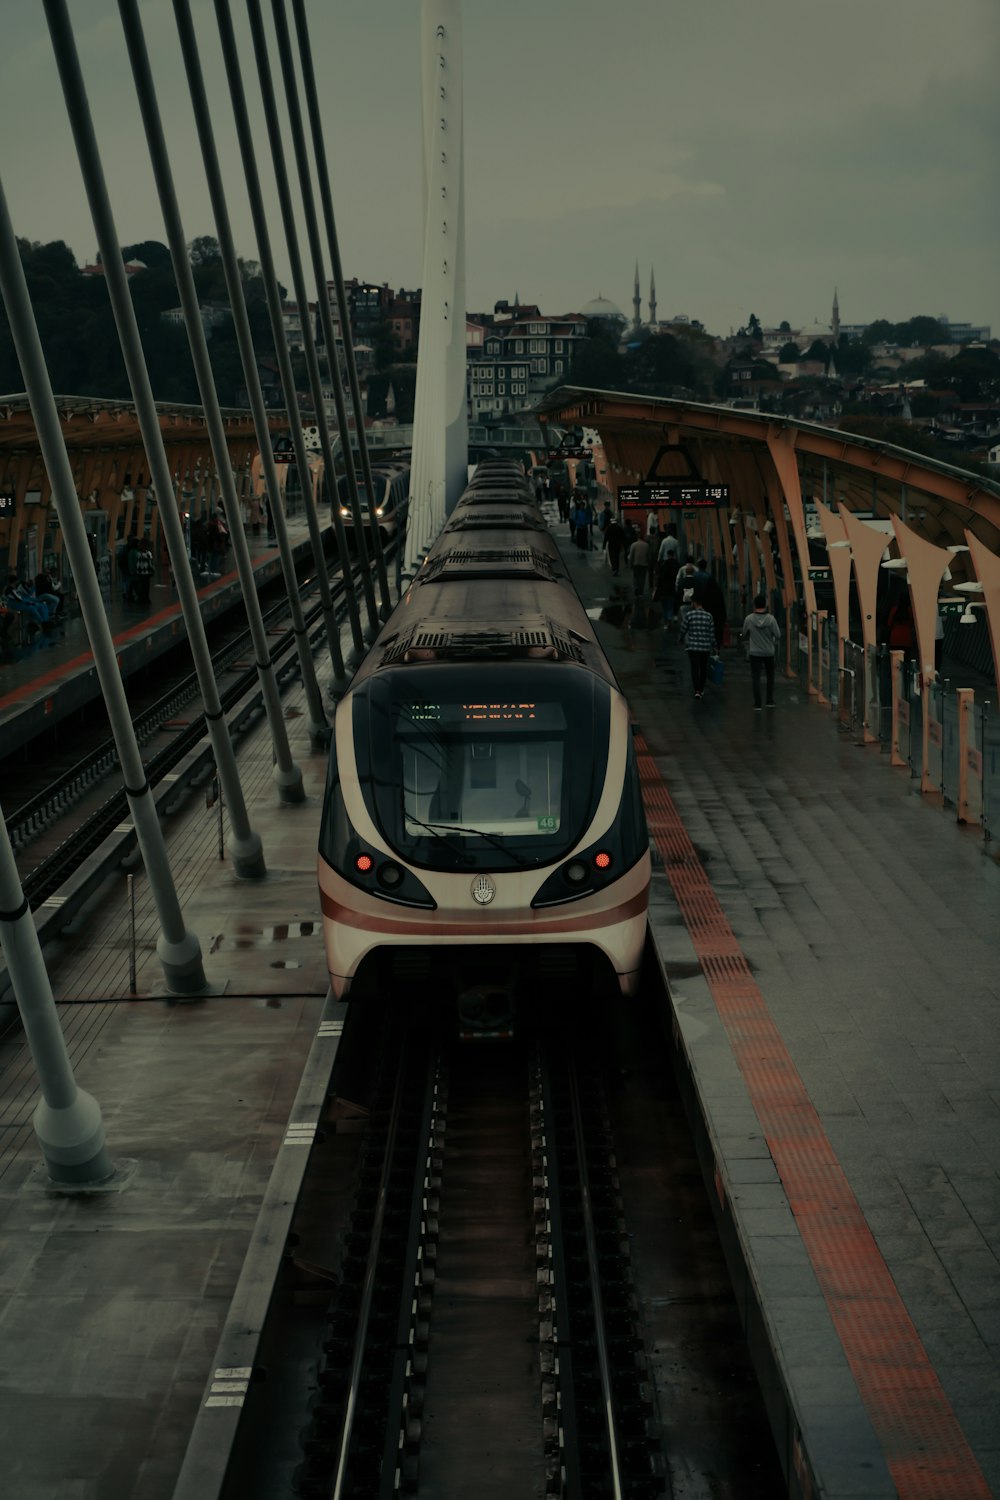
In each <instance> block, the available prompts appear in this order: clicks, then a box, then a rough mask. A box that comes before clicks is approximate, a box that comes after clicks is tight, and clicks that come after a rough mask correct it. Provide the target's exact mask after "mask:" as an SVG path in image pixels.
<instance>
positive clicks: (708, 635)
mask: <svg viewBox="0 0 1000 1500" xmlns="http://www.w3.org/2000/svg"><path fill="white" fill-rule="evenodd" d="M681 640H682V641H683V643H684V647H685V649H686V651H687V654H688V661H689V662H690V663H691V685H692V687H693V688H694V695H695V697H696V698H701V697H702V696H703V694H704V692H705V680H706V678H707V677H708V658H709V657H710V656H711V654H712V652H713V651H714V650H715V621H714V620H713V619H712V616H711V615H710V614H709V612H708V610H707V609H706V608H705V606H704V605H703V604H702V602H701V600H700V599H699V597H698V594H697V593H695V596H694V603H693V604H692V605H691V606H690V608H689V609H688V611H687V613H686V614H685V616H684V623H683V624H682V626H681Z"/></svg>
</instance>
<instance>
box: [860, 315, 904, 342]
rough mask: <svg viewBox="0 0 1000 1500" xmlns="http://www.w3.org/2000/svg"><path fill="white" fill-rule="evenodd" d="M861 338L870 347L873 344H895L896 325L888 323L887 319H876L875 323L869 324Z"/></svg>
mask: <svg viewBox="0 0 1000 1500" xmlns="http://www.w3.org/2000/svg"><path fill="white" fill-rule="evenodd" d="M861 337H862V339H863V340H864V342H865V343H866V344H867V345H869V347H870V346H871V345H872V344H894V343H895V342H896V325H895V323H889V322H887V320H886V319H885V318H876V319H875V322H874V323H869V325H868V327H867V328H866V329H865V331H864V333H863V334H862V335H861Z"/></svg>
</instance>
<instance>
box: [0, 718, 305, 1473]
mask: <svg viewBox="0 0 1000 1500" xmlns="http://www.w3.org/2000/svg"><path fill="white" fill-rule="evenodd" d="M286 713H287V715H288V721H289V731H290V738H291V744H292V751H293V754H294V756H295V759H296V760H297V762H298V763H299V765H300V766H301V768H302V771H303V778H304V782H305V788H306V793H307V800H306V801H305V802H304V803H303V804H301V805H297V806H287V805H284V804H281V803H279V802H278V800H277V795H276V793H275V791H274V786H273V781H272V778H271V771H272V757H271V750H270V745H269V742H268V740H267V739H266V737H265V735H264V733H263V732H262V731H261V732H258V733H257V734H255V735H254V736H253V737H251V738H249V739H248V741H247V742H245V743H244V745H243V746H242V748H241V750H240V755H239V764H240V768H241V774H242V777H243V782H244V787H245V790H246V797H247V803H248V807H249V809H250V817H251V821H252V823H253V825H254V827H256V828H257V830H258V831H259V832H260V834H261V837H262V839H263V843H264V853H265V858H266V860H267V864H268V872H269V873H268V876H267V878H266V880H264V881H262V882H260V883H257V882H253V883H250V882H243V881H239V880H237V879H235V877H233V876H232V875H231V874H230V873H229V869H228V866H227V865H225V864H220V861H219V859H218V850H217V840H216V813H215V810H214V809H213V810H211V811H209V810H207V809H206V808H205V806H204V802H203V800H202V799H200V798H195V799H194V801H193V802H192V803H191V804H190V805H189V807H188V810H187V811H186V812H185V813H183V814H179V815H178V816H177V818H176V819H175V820H174V821H173V823H172V825H171V826H170V827H169V829H168V835H169V848H170V858H171V864H172V868H173V870H174V875H175V879H176V883H177V886H178V890H179V892H180V896H181V900H182V903H183V905H184V908H185V913H186V916H187V920H188V922H189V924H190V926H191V927H192V929H193V930H194V931H195V932H196V933H197V934H198V937H199V939H200V941H201V945H202V951H203V954H204V958H205V968H206V972H207V974H208V977H209V979H210V980H211V981H212V982H213V983H215V984H217V985H219V987H220V989H221V990H222V993H221V994H219V995H218V996H216V997H214V998H212V999H210V1000H207V1001H205V1002H199V1003H194V1004H175V1003H171V1002H168V1001H167V1000H165V999H164V998H162V992H163V991H162V976H161V974H160V970H159V964H158V962H157V959H156V956H155V951H154V945H155V941H156V936H157V922H156V917H155V912H154V911H153V909H152V907H151V903H150V901H149V897H148V889H147V887H146V884H145V880H144V877H143V876H142V874H141V871H137V872H136V892H137V957H138V985H137V990H138V993H137V995H136V996H135V997H134V998H132V997H131V996H130V995H129V993H128V949H127V930H126V920H125V905H124V902H125V878H126V877H125V874H124V872H123V873H122V875H121V877H120V880H119V882H118V885H117V886H115V887H112V888H111V890H110V891H107V892H105V894H104V896H103V897H102V899H101V902H100V905H99V908H98V909H95V910H93V911H92V912H91V913H90V914H89V915H88V917H87V919H86V920H85V921H84V922H83V923H82V924H81V930H80V931H79V932H78V933H77V934H76V936H72V937H71V936H66V937H64V938H63V939H61V940H60V942H59V944H58V945H57V946H56V947H55V948H54V949H52V950H50V974H51V977H52V983H53V990H54V993H55V995H56V999H57V1001H58V1002H59V1008H60V1012H61V1015H62V1019H63V1024H64V1027H65V1030H66V1034H67V1039H68V1042H69V1046H70V1049H71V1054H72V1057H73V1060H74V1065H75V1068H76V1072H77V1079H78V1082H79V1083H80V1084H81V1086H83V1087H85V1088H87V1089H89V1090H90V1091H91V1092H92V1093H93V1094H94V1095H95V1096H96V1098H97V1099H98V1100H99V1102H100V1103H101V1106H102V1110H103V1112H104V1119H105V1125H106V1129H107V1134H108V1143H109V1148H110V1151H111V1155H112V1157H113V1159H114V1160H115V1162H116V1163H117V1164H118V1165H119V1166H120V1167H121V1168H122V1180H121V1181H119V1182H118V1183H116V1184H113V1185H112V1186H111V1188H110V1189H109V1190H108V1191H106V1192H103V1193H96V1194H94V1195H92V1196H88V1197H85V1198H81V1197H78V1196H77V1197H69V1196H64V1195H60V1194H58V1193H56V1192H53V1191H52V1190H51V1189H49V1188H48V1187H47V1186H46V1183H45V1180H44V1177H43V1172H42V1170H41V1166H40V1157H39V1153H38V1150H37V1146H36V1144H35V1140H34V1135H33V1132H32V1129H31V1123H30V1121H31V1112H32V1110H33V1108H34V1105H35V1103H36V1102H37V1093H36V1089H35V1079H34V1073H33V1069H32V1065H31V1060H30V1057H29V1055H28V1052H27V1048H26V1046H25V1044H24V1043H23V1042H22V1041H20V1040H14V1041H8V1042H7V1043H4V1044H0V1244H2V1246H3V1254H2V1257H0V1452H2V1453H3V1465H2V1478H0V1494H3V1495H4V1496H5V1497H6V1496H10V1500H53V1497H55V1496H58V1497H59V1500H125V1497H129V1500H166V1497H168V1496H170V1495H171V1494H172V1493H173V1489H174V1484H175V1482H176V1479H177V1475H178V1471H179V1469H180V1465H181V1461H182V1459H183V1456H184V1451H185V1448H186V1446H187V1442H188V1437H189V1434H190V1431H191V1428H192V1426H193V1424H194V1420H195V1417H196V1415H197V1412H198V1410H199V1407H200V1405H201V1403H202V1400H203V1391H204V1387H205V1383H206V1380H207V1378H208V1377H209V1375H210V1373H211V1369H212V1362H213V1360H214V1358H215V1355H216V1348H217V1345H218V1342H219V1336H220V1332H221V1330H222V1327H223V1323H224V1320H225V1317H226V1313H227V1312H228V1310H229V1308H230V1304H231V1300H232V1297H233V1294H234V1289H235V1287H236V1285H237V1279H238V1277H239V1274H240V1270H241V1267H242V1265H243V1262H244V1258H245V1256H246V1252H247V1248H248V1246H249V1245H250V1243H251V1238H252V1236H253V1234H254V1231H255V1225H256V1224H257V1222H258V1213H259V1209H260V1205H261V1203H262V1201H263V1200H264V1197H265V1193H266V1190H267V1187H268V1184H269V1182H271V1181H273V1180H274V1179H275V1173H276V1164H277V1166H278V1167H280V1164H281V1162H282V1161H283V1159H284V1157H285V1156H286V1155H288V1154H289V1153H290V1154H291V1155H292V1156H293V1157H294V1158H297V1159H298V1160H300V1161H301V1162H303V1163H304V1161H305V1158H306V1155H307V1153H306V1152H305V1151H304V1150H303V1149H302V1147H303V1144H304V1141H303V1137H302V1135H301V1133H299V1134H296V1133H295V1132H289V1130H288V1125H289V1119H290V1117H291V1118H295V1116H294V1114H293V1107H294V1104H295V1101H296V1098H297V1093H298V1090H299V1086H300V1079H301V1078H302V1075H303V1071H304V1069H306V1067H307V1060H308V1059H309V1057H310V1055H311V1053H312V1051H313V1049H314V1047H315V1045H316V1039H317V1034H318V1032H319V1031H320V1029H321V1017H322V1016H323V1012H324V999H325V996H326V993H327V976H326V965H325V959H324V955H323V949H322V942H321V939H320V936H319V927H318V922H319V905H318V898H317V888H316V874H315V848H316V837H317V828H318V818H319V808H320V800H321V797H322V790H323V782H324V776H325V771H326V757H325V755H323V754H312V753H311V752H310V748H309V742H308V737H307V734H306V730H305V724H306V715H305V705H304V698H303V695H302V694H301V690H298V691H297V692H294V693H292V694H291V695H290V700H289V701H288V702H287V706H286ZM329 1025H330V1023H329V1022H327V1026H326V1029H327V1030H329ZM323 1045H325V1046H327V1047H329V1042H328V1041H327V1040H326V1039H324V1043H323ZM327 1076H328V1072H327ZM322 1093H323V1091H322V1088H321V1089H320V1093H319V1097H320V1099H322ZM292 1197H293V1198H294V1193H293V1194H292ZM280 1243H283V1241H281V1240H279V1244H280Z"/></svg>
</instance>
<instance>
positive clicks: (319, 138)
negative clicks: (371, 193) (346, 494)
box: [271, 0, 392, 620]
mask: <svg viewBox="0 0 1000 1500" xmlns="http://www.w3.org/2000/svg"><path fill="white" fill-rule="evenodd" d="M271 8H272V10H273V12H274V28H275V33H276V35H277V38H278V54H279V56H280V58H281V71H282V74H283V76H284V80H285V99H286V102H287V104H288V119H289V122H290V124H291V129H292V142H293V145H294V147H295V160H296V163H297V165H298V170H299V190H300V192H301V194H302V204H303V207H304V209H305V215H306V225H307V228H308V231H309V247H310V251H311V254H312V261H313V271H314V275H315V276H316V280H317V285H318V288H319V306H320V309H321V316H322V318H323V335H324V337H325V338H326V340H327V348H328V349H329V348H333V349H336V344H335V343H333V344H331V342H330V340H331V338H332V336H333V320H332V318H331V317H330V298H329V295H328V292H327V280H326V273H325V270H324V267H323V251H322V248H321V246H320V241H319V225H318V223H317V220H316V205H315V200H314V197H313V190H312V180H311V176H310V172H309V153H308V151H307V150H306V139H305V131H304V130H303V128H302V111H301V109H300V108H299V100H298V93H297V91H296V86H295V64H294V62H293V60H292V47H291V41H290V39H289V33H288V21H287V18H286V16H285V10H284V0H271ZM295 26H296V32H297V35H298V42H299V60H300V65H301V70H302V82H303V86H304V88H305V94H306V103H307V107H308V110H309V119H310V124H311V128H312V140H313V155H314V157H315V160H316V181H317V184H318V186H319V191H320V198H321V200H322V204H323V219H324V222H325V225H326V238H327V247H328V250H329V253H330V262H331V267H332V270H333V281H334V286H335V287H336V291H337V313H338V316H339V319H340V330H341V335H342V337H343V340H344V363H345V365H346V367H347V379H348V384H349V385H350V390H351V406H352V407H353V409H354V436H355V439H356V441H357V445H358V455H359V457H360V459H361V473H362V478H363V479H364V483H365V492H366V493H367V495H368V524H369V527H370V530H371V547H372V556H373V557H374V559H375V571H376V574H377V576H378V587H379V596H380V598H381V601H382V618H383V620H386V619H388V618H389V614H390V611H391V609H392V603H391V600H390V598H389V581H388V578H387V576H386V571H385V556H384V553H383V550H382V534H381V531H380V530H379V524H378V516H377V515H376V514H375V508H376V507H375V484H374V479H373V475H372V465H371V457H370V455H369V453H368V438H367V435H366V433H365V409H364V405H363V403H362V400H361V387H360V385H359V384H358V370H357V365H356V363H355V359H354V337H353V335H352V333H351V315H350V308H349V307H348V305H347V293H346V290H345V287H344V272H343V268H342V266H341V264H340V249H339V246H338V242H337V226H336V221H335V219H334V216H333V198H332V196H331V193H330V174H329V168H328V166H327V161H326V148H325V146H324V144H323V127H322V123H321V121H320V117H319V101H318V100H317V98H316V81H315V77H314V76H313V67H312V56H311V54H310V51H309V35H308V31H307V28H306V17H305V11H304V9H303V8H302V6H301V3H299V4H296V6H295ZM310 85H311V87H310ZM335 375H336V378H335V385H336V387H337V388H338V389H339V388H340V370H339V367H338V368H337V370H336V372H335ZM339 411H340V408H339V407H338V418H339Z"/></svg>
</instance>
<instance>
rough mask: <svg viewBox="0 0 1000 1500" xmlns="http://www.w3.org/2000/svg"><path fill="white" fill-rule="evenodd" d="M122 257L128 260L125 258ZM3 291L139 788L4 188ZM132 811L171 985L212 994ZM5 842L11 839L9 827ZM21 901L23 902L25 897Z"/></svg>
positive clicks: (147, 808)
mask: <svg viewBox="0 0 1000 1500" xmlns="http://www.w3.org/2000/svg"><path fill="white" fill-rule="evenodd" d="M118 258H119V260H121V255H120V253H119V256H118ZM0 292H2V294H3V300H4V305H5V306H6V309H7V316H8V319H9V320H10V327H11V334H12V336H13V339H14V347H15V349H16V351H17V358H18V363H19V364H20V366H21V372H22V374H23V376H24V384H25V389H26V390H27V393H28V401H29V403H30V405H31V414H32V416H33V418H34V421H35V429H36V431H37V433H38V442H39V446H40V448H41V450H42V458H43V460H44V463H45V471H46V473H47V474H48V477H49V483H50V485H51V487H52V503H53V505H54V506H55V510H56V515H57V516H58V517H59V526H60V529H61V531H62V534H63V543H64V546H65V548H66V553H67V555H68V557H69V561H70V567H71V569H72V572H73V579H74V583H75V584H76V590H77V597H78V598H79V601H80V612H81V614H82V615H83V623H84V626H85V627H86V631H87V638H88V640H89V641H90V649H91V651H92V652H93V655H94V670H95V671H96V672H97V677H98V681H99V682H100V684H101V691H102V693H103V695H104V702H105V704H106V706H107V710H108V720H109V723H110V726H111V733H112V735H113V736H114V741H115V747H116V749H117V751H118V762H119V765H120V766H121V769H122V777H123V780H124V781H125V784H126V785H131V786H140V785H142V784H144V783H145V781H146V768H145V766H144V765H143V761H142V756H141V754H140V753H139V745H138V742H137V741H136V737H135V728H134V726H133V723H132V715H131V712H130V710H129V706H128V701H127V699H126V697H125V686H124V684H123V682H122V679H121V673H120V671H119V669H118V659H117V657H116V655H115V643H114V641H113V640H112V637H111V626H110V625H109V623H108V616H107V612H106V610H105V608H104V600H103V598H102V597H101V586H100V583H99V582H98V578H97V573H96V571H95V569H94V564H93V560H92V558H91V555H90V546H89V543H88V540H87V532H86V528H85V526H84V524H83V515H82V514H81V511H80V501H79V498H78V496H77V493H76V481H75V479H74V477H73V470H72V467H71V465H70V461H69V456H68V454H67V452H66V444H65V440H64V438H63V433H62V426H61V423H60V421H59V412H58V409H57V408H56V403H55V397H54V396H53V394H52V385H51V383H50V381H49V373H48V370H47V369H46V366H45V356H44V354H43V353H42V345H41V340H40V339H39V336H38V327H37V324H36V323H35V317H34V313H33V312H32V309H31V300H30V298H29V296H28V287H27V283H26V281H25V279H24V268H23V266H22V265H21V257H20V254H19V252H18V248H17V240H16V238H15V235H14V229H13V226H12V224H11V222H10V215H9V213H8V211H7V199H6V196H5V195H4V193H3V189H2V187H0ZM178 524H179V523H178ZM129 807H130V810H131V813H132V821H133V823H134V825H135V834H136V840H137V842H138V845H139V851H140V853H141V855H142V859H143V863H144V865H145V867H146V873H147V875H148V877H149V884H150V890H151V893H152V897H153V903H154V905H155V907H156V914H157V917H158V918H159V922H160V938H159V941H158V943H157V954H158V956H159V958H160V962H161V963H162V965H163V970H164V976H165V979H166V982H167V986H168V988H169V989H170V990H171V991H173V992H174V993H175V994H198V993H201V992H203V991H204V990H205V989H206V988H207V981H206V979H205V971H204V968H203V966H202V958H201V945H200V943H199V942H198V939H197V937H196V936H195V935H194V934H193V933H191V932H189V931H188V930H187V928H186V927H185V925H184V916H183V913H182V912H181V907H180V902H179V901H178V899H177V891H176V889H175V887H174V881H173V876H172V874H171V871H170V863H169V860H168V858H167V849H166V844H165V843H164V839H163V830H162V829H161V827H160V820H159V817H158V816H157V812H156V807H155V804H154V802H153V797H152V793H151V792H150V791H148V790H147V791H146V792H144V794H143V795H142V796H141V797H136V798H134V799H131V800H130V802H129ZM4 837H6V825H5V829H4ZM16 899H17V900H19V899H20V897H18V898H16ZM6 904H7V905H8V906H9V907H10V908H13V906H14V905H15V901H14V900H12V899H11V898H10V897H9V896H8V897H6Z"/></svg>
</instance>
